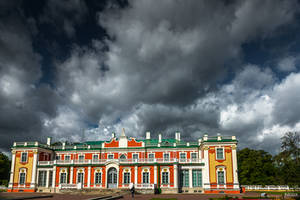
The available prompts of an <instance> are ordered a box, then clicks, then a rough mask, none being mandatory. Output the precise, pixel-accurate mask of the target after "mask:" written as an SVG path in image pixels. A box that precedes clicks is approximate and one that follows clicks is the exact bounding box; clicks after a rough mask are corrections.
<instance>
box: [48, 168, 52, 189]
mask: <svg viewBox="0 0 300 200" xmlns="http://www.w3.org/2000/svg"><path fill="white" fill-rule="evenodd" d="M52 178H53V172H52V171H50V172H49V180H48V181H49V187H52Z"/></svg>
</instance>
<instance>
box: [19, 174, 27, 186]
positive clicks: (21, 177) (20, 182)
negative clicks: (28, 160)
mask: <svg viewBox="0 0 300 200" xmlns="http://www.w3.org/2000/svg"><path fill="white" fill-rule="evenodd" d="M25 179H26V174H25V173H24V172H21V173H20V181H19V184H20V185H24V184H25Z"/></svg>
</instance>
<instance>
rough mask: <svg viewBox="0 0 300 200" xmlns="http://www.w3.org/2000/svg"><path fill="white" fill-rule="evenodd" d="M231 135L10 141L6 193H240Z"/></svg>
mask: <svg viewBox="0 0 300 200" xmlns="http://www.w3.org/2000/svg"><path fill="white" fill-rule="evenodd" d="M236 147H237V139H236V137H235V136H221V135H217V136H213V137H212V136H208V135H204V136H203V137H202V138H200V139H199V140H198V141H191V142H184V141H182V140H181V139H180V133H179V132H176V133H175V138H172V139H164V138H162V135H161V134H159V136H158V138H155V139H153V138H151V136H150V132H146V138H145V139H136V138H132V137H127V136H126V135H125V132H124V129H123V131H122V134H121V135H120V137H119V138H117V137H116V136H115V134H112V138H111V140H110V141H87V142H82V143H73V144H70V143H53V144H52V143H51V138H48V139H47V143H46V144H42V143H39V142H14V145H13V147H12V165H11V172H10V182H9V190H8V191H10V192H21V191H23V192H35V191H38V192H59V191H61V190H65V189H69V190H70V189H79V190H80V189H81V190H84V189H89V190H101V189H107V188H109V189H112V188H118V189H128V186H129V184H130V183H133V184H134V186H135V188H136V190H140V191H141V192H145V193H146V192H153V191H154V189H155V188H160V189H159V190H160V191H161V192H162V193H178V192H184V193H185V192H186V193H195V192H197V193H198V192H199V193H239V192H240V189H239V182H238V174H237V157H236Z"/></svg>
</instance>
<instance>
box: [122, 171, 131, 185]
mask: <svg viewBox="0 0 300 200" xmlns="http://www.w3.org/2000/svg"><path fill="white" fill-rule="evenodd" d="M123 180H124V183H125V184H129V183H130V173H129V172H125V173H124V179H123Z"/></svg>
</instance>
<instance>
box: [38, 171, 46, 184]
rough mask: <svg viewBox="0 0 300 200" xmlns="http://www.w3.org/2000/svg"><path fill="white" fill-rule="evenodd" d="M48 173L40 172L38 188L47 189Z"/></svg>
mask: <svg viewBox="0 0 300 200" xmlns="http://www.w3.org/2000/svg"><path fill="white" fill-rule="evenodd" d="M46 180H47V171H39V177H38V181H39V182H38V186H40V187H46Z"/></svg>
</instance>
